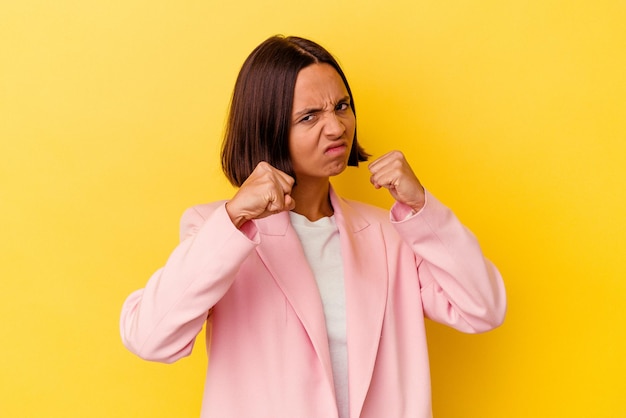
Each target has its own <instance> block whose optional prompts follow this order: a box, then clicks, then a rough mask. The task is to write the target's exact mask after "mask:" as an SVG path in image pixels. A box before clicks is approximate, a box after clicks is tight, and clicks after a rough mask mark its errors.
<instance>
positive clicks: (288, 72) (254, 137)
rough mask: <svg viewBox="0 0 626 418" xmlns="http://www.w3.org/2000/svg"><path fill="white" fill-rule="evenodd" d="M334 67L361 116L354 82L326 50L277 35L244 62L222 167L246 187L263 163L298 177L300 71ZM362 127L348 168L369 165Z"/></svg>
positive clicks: (233, 179)
mask: <svg viewBox="0 0 626 418" xmlns="http://www.w3.org/2000/svg"><path fill="white" fill-rule="evenodd" d="M319 63H325V64H329V65H331V66H332V67H333V68H334V69H335V70H336V71H337V73H339V76H340V77H341V79H342V80H343V82H344V84H345V86H346V89H347V90H348V95H349V96H350V107H352V111H353V112H354V114H355V116H356V110H355V108H354V99H353V97H352V92H351V90H350V86H349V85H348V80H347V79H346V76H345V75H344V73H343V71H342V70H341V67H340V66H339V64H338V63H337V61H336V60H335V58H334V57H333V56H332V55H331V54H330V53H329V52H328V51H327V50H326V49H324V48H323V47H322V46H320V45H318V44H317V43H315V42H313V41H310V40H308V39H304V38H299V37H295V36H289V37H283V36H273V37H271V38H269V39H267V40H266V41H264V42H263V43H261V44H260V45H259V46H257V47H256V48H255V49H254V50H253V51H252V53H251V54H250V55H249V56H248V58H247V59H246V61H245V62H244V63H243V66H242V67H241V70H240V71H239V75H238V77H237V81H236V82H235V88H234V91H233V96H232V100H231V104H230V112H229V115H228V122H227V125H226V133H225V136H224V142H223V144H222V169H223V170H224V174H226V177H227V178H228V180H229V181H230V182H231V183H232V184H233V185H234V186H237V187H239V186H241V185H242V184H243V182H244V181H245V180H246V179H247V178H248V176H249V175H250V174H251V173H252V171H253V170H254V168H255V167H256V165H257V164H258V163H259V162H260V161H266V162H267V163H269V164H271V165H272V166H274V167H276V168H277V169H279V170H281V171H283V172H285V173H287V174H289V175H290V176H292V177H294V178H295V173H294V171H293V166H292V164H291V158H290V155H289V132H290V129H291V112H292V111H293V95H294V90H295V85H296V79H297V77H298V73H299V72H300V70H302V69H303V68H305V67H308V66H309V65H312V64H319ZM368 157H369V154H367V153H366V152H365V151H364V150H363V148H361V146H360V145H359V143H358V142H357V138H356V128H355V131H354V139H353V143H352V149H351V150H350V156H349V158H348V165H351V166H357V165H358V164H359V162H360V161H367V158H368Z"/></svg>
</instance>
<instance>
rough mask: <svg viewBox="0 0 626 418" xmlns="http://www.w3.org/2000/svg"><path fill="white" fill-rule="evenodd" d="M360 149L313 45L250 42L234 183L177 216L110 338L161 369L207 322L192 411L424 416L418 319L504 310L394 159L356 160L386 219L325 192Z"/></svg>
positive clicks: (476, 260)
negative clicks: (203, 373) (159, 262)
mask: <svg viewBox="0 0 626 418" xmlns="http://www.w3.org/2000/svg"><path fill="white" fill-rule="evenodd" d="M367 157H368V155H367V154H366V153H365V152H364V150H363V149H362V148H361V146H360V145H359V144H358V142H357V135H356V118H355V110H354V101H353V98H352V93H351V91H350V87H349V85H348V82H347V80H346V77H345V75H344V74H343V72H342V70H341V68H340V67H339V65H338V64H337V62H336V61H335V59H334V58H333V57H332V56H331V55H330V54H329V53H328V52H327V51H326V50H324V49H323V48H322V47H321V46H319V45H317V44H315V43H313V42H311V41H309V40H306V39H302V38H296V37H287V38H284V37H272V38H270V39H268V40H266V41H265V42H263V43H262V44H261V45H259V46H258V47H257V48H256V49H255V50H254V51H253V52H252V54H251V55H250V56H249V57H248V58H247V60H246V62H245V63H244V65H243V67H242V69H241V71H240V74H239V77H238V79H237V82H236V85H235V89H234V94H233V99H232V103H231V110H230V115H229V121H228V127H227V132H226V137H225V141H224V146H223V152H222V165H223V168H224V171H225V173H226V176H227V177H228V178H229V180H230V181H231V182H232V183H233V184H234V185H236V186H238V190H237V192H236V193H235V195H234V196H233V197H232V199H230V200H228V201H220V202H214V203H211V204H207V205H200V206H196V207H194V208H191V209H189V210H188V211H187V212H185V214H184V215H183V218H182V222H181V243H180V244H179V246H178V247H177V248H176V249H175V250H174V252H173V253H172V255H171V256H170V258H169V260H168V261H167V263H166V264H165V266H164V267H163V268H162V269H160V270H158V271H157V272H156V273H155V274H154V275H153V276H152V278H150V280H149V281H148V283H147V285H146V287H145V288H144V289H141V290H138V291H136V292H134V293H132V294H131V295H130V296H129V297H128V299H127V300H126V302H125V304H124V307H123V310H122V317H121V333H122V339H123V341H124V344H125V345H126V347H128V348H129V349H130V350H131V351H132V352H134V353H136V354H137V355H139V356H140V357H142V358H145V359H148V360H153V361H162V362H173V361H176V360H178V359H180V358H181V357H184V356H187V355H189V354H190V353H191V350H192V347H193V344H194V341H195V338H196V336H197V335H198V333H199V332H200V331H201V329H202V326H203V324H204V323H205V322H206V323H207V333H206V334H207V336H206V338H207V350H208V355H209V356H210V362H209V363H210V364H209V367H208V372H207V379H206V386H205V391H204V400H203V409H202V417H220V418H225V417H232V418H243V417H246V418H248V417H268V418H270V417H271V418H283V417H284V418H306V417H311V418H332V417H340V418H347V417H352V418H355V417H363V418H365V417H368V418H380V417H392V418H395V417H419V418H426V417H430V416H431V400H430V376H429V367H428V354H427V348H426V337H425V330H424V317H428V318H431V319H433V320H435V321H438V322H441V323H444V324H448V325H450V326H452V327H454V328H456V329H458V330H461V331H464V332H483V331H487V330H490V329H492V328H494V327H497V326H498V325H500V324H501V322H502V321H503V318H504V314H505V309H506V301H505V292H504V286H503V283H502V279H501V277H500V274H499V273H498V271H497V269H496V268H495V267H494V266H493V265H492V264H491V263H490V262H489V261H488V260H486V259H485V258H484V257H483V255H482V253H481V250H480V247H479V245H478V243H477V242H476V240H475V238H474V237H473V236H472V234H471V233H470V232H469V231H468V230H467V229H466V228H465V227H464V226H463V225H462V224H461V223H460V222H459V221H458V220H457V218H456V217H455V216H454V215H453V213H452V212H451V211H450V210H448V209H447V208H446V207H445V206H443V205H442V204H441V203H439V202H438V201H437V200H436V199H435V198H434V197H433V196H432V195H431V194H430V193H429V192H427V191H425V190H424V188H423V187H422V185H421V184H420V182H419V180H418V179H417V177H416V176H415V174H414V173H413V171H412V169H411V167H410V166H409V164H408V163H407V161H406V160H405V158H404V156H403V155H402V153H400V152H398V151H392V152H390V153H388V154H386V155H384V156H382V157H380V158H378V159H376V160H375V161H374V162H372V163H371V164H370V165H369V170H370V172H371V178H370V180H371V183H372V184H373V186H374V187H376V188H385V189H388V190H389V192H390V193H391V195H392V196H393V197H394V199H395V200H396V203H395V204H394V206H393V207H392V209H391V213H388V212H386V211H383V210H382V209H378V208H375V207H372V206H369V205H366V204H363V203H358V202H354V201H349V200H346V199H342V198H341V197H339V196H337V194H336V193H335V192H334V191H333V189H332V187H331V185H330V182H329V178H330V177H331V176H335V175H337V174H340V173H341V172H342V171H343V170H344V169H345V168H346V166H347V165H358V163H359V162H360V161H365V160H367Z"/></svg>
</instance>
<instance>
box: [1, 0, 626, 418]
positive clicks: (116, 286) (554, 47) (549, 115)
mask: <svg viewBox="0 0 626 418" xmlns="http://www.w3.org/2000/svg"><path fill="white" fill-rule="evenodd" d="M625 22H626V2H624V1H623V0H619V1H618V0H614V1H610V0H594V1H589V0H574V1H572V0H567V1H566V0H562V1H557V0H545V1H544V0H541V1H540V0H531V1H529V2H524V1H513V0H505V1H502V0H498V1H496V0H489V1H461V0H453V1H434V0H410V1H409V0H404V1H354V0H347V1H330V0H319V1H315V2H299V1H275V2H263V1H257V0H245V1H226V2H216V1H209V0H204V1H199V0H198V1H194V0H189V1H180V2H174V1H159V0H157V1H154V0H153V1H147V0H123V1H122V0H115V1H95V0H82V1H70V0H56V1H44V0H19V1H10V0H2V2H1V3H0V60H1V61H0V141H1V142H0V215H1V216H0V237H1V240H0V257H1V260H0V280H1V281H0V318H1V323H0V330H1V342H0V344H1V347H2V348H1V349H0V350H1V351H0V415H1V416H3V417H37V418H40V417H107V418H108V417H151V418H152V417H196V416H197V415H198V412H199V408H200V398H201V391H202V383H203V380H204V368H205V365H206V359H205V355H204V352H203V351H204V346H203V345H202V343H199V344H198V345H197V346H196V350H195V352H194V354H193V355H192V356H191V357H190V358H187V359H184V360H182V361H180V362H178V363H176V364H174V365H161V364H152V363H148V362H144V361H142V360H140V359H139V358H136V357H134V356H133V355H131V354H130V353H129V352H127V351H126V350H125V349H124V348H123V347H122V344H121V342H120V338H119V332H118V318H119V311H120V307H121V304H122V302H123V300H124V298H125V297H126V295H127V294H128V293H130V292H131V291H132V290H134V289H136V288H139V287H142V286H143V284H144V283H145V281H146V280H147V279H148V277H149V276H150V275H151V274H152V272H153V271H154V270H156V269H157V268H158V267H160V266H161V265H162V264H163V263H164V262H165V259H166V257H167V255H168V254H169V252H170V251H171V250H172V248H173V247H174V246H175V244H176V243H177V234H178V221H179V217H180V215H181V213H182V211H183V210H184V209H185V208H186V207H188V206H190V205H193V204H196V203H200V202H206V201H211V200H215V199H219V198H226V197H229V196H231V194H232V189H231V188H230V187H229V186H228V185H227V183H226V181H225V180H224V178H223V176H222V174H221V172H220V170H219V167H218V152H219V145H220V142H221V134H222V131H223V125H224V119H225V116H226V108H227V105H228V102H229V96H230V93H231V89H232V86H233V82H234V79H235V77H236V74H237V71H238V69H239V67H240V65H241V63H242V62H243V60H244V58H245V57H246V56H247V55H248V53H249V52H250V51H251V50H252V48H253V47H254V46H256V45H257V44H258V43H260V42H261V41H262V40H263V39H265V38H266V37H268V36H270V35H273V34H276V33H283V34H298V35H301V36H305V37H310V38H312V39H314V40H316V41H318V42H320V43H322V44H323V45H325V46H326V47H328V48H329V49H330V50H331V51H332V52H333V53H334V54H335V55H337V56H338V57H339V60H340V62H341V63H342V65H343V66H344V69H345V71H346V73H347V75H348V78H349V79H350V81H351V84H352V88H353V91H354V94H355V102H356V105H357V111H358V123H359V135H360V140H361V142H362V144H363V145H364V146H365V148H366V149H367V150H368V151H370V152H371V153H373V154H374V155H376V156H377V155H380V154H382V153H383V152H386V151H387V150H390V149H393V148H399V149H402V150H403V151H404V152H405V154H406V155H407V157H408V159H409V160H410V162H411V163H412V165H413V167H414V168H415V171H416V172H417V173H418V175H419V177H420V178H421V180H422V182H423V183H424V184H425V185H426V186H427V187H428V188H429V189H430V190H431V191H432V192H433V193H434V194H435V195H437V196H438V197H439V198H440V200H442V201H443V202H445V203H446V204H447V205H448V206H450V207H452V208H453V209H454V210H455V212H456V213H457V215H458V216H459V217H460V218H461V219H462V220H463V221H464V222H465V223H466V224H467V225H468V226H469V227H470V228H471V229H472V230H473V231H474V232H475V233H476V235H477V236H478V237H479V239H480V241H481V243H482V245H483V247H484V250H485V252H486V253H487V255H488V256H489V257H490V258H491V259H492V260H494V261H495V263H496V264H497V265H498V266H499V267H500V269H501V271H502V273H503V275H504V277H505V280H506V285H507V290H508V296H509V312H508V317H507V319H506V323H505V325H504V326H503V327H502V328H500V329H498V330H496V331H494V332H492V333H487V334H483V335H477V336H474V335H464V334H460V333H458V332H456V331H453V330H449V329H447V328H444V327H442V326H439V325H435V324H429V325H428V331H429V335H430V343H429V345H430V349H431V353H432V369H433V371H432V373H433V377H432V379H433V391H434V395H433V397H434V399H433V401H434V412H435V416H436V417H437V418H490V417H493V418H503V417H504V418H516V417H546V418H548V417H550V418H552V417H568V418H571V417H579V418H598V417H601V418H625V417H626V401H625V399H626V398H625V394H626V383H625V382H626V377H625V376H626V336H625V329H626V315H625V312H626V280H625V279H626V261H625V259H626V251H625V248H626V246H625V244H626V242H625V241H626V239H625V237H626V221H625V214H626V193H625V191H624V189H625V187H626V184H625V180H626V145H625V144H626V29H625V26H624V25H625ZM367 177H368V176H367V170H366V169H365V168H364V167H361V168H360V169H351V170H350V171H349V172H347V173H345V174H344V175H342V176H341V177H340V178H338V179H337V180H336V181H335V184H336V187H337V189H339V191H340V192H342V193H343V194H344V195H347V196H349V197H355V198H359V199H362V200H366V201H368V202H371V203H374V204H378V205H381V206H389V204H390V199H389V198H388V197H387V196H386V195H385V192H384V191H376V190H373V189H372V188H371V187H370V186H369V184H368V181H367ZM242 401H243V402H245V400H242ZM381 418H382V417H381Z"/></svg>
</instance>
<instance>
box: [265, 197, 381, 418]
mask: <svg viewBox="0 0 626 418" xmlns="http://www.w3.org/2000/svg"><path fill="white" fill-rule="evenodd" d="M330 198H331V203H332V205H333V209H334V211H335V221H336V223H337V227H338V228H339V236H340V242H341V254H342V259H343V269H344V281H345V287H346V315H347V322H348V323H347V330H348V331H347V333H348V362H349V364H348V368H349V382H350V411H351V416H359V414H360V411H361V409H362V406H363V403H364V401H365V396H366V395H367V391H368V389H369V385H370V381H371V378H372V373H373V371H374V364H375V361H376V355H377V353H378V345H379V342H380V337H381V331H382V324H383V318H384V314H385V309H386V306H387V286H388V277H387V253H386V248H385V244H384V242H385V241H384V239H383V236H382V230H381V226H380V225H379V224H378V222H377V221H370V220H368V219H366V218H365V216H364V215H363V214H362V213H360V212H359V210H358V209H357V208H355V207H354V206H352V205H351V204H350V202H349V201H346V200H344V199H342V198H340V197H339V196H337V194H336V193H335V192H334V190H333V189H332V188H331V190H330ZM255 224H256V226H257V228H258V230H259V233H260V234H261V235H262V238H261V242H262V243H263V245H260V246H258V247H257V252H258V253H259V256H260V257H261V259H262V260H263V261H264V263H265V265H266V266H267V268H268V270H269V271H270V273H271V274H272V275H273V277H274V279H275V280H276V282H277V284H278V286H279V287H280V288H281V290H282V291H283V293H284V294H285V296H286V298H287V299H288V300H289V303H290V304H291V306H292V307H293V309H294V311H295V312H296V314H297V315H298V318H299V319H300V321H301V322H302V324H303V326H304V328H305V329H306V332H307V333H308V335H309V338H310V339H311V343H312V344H313V346H314V348H315V351H316V353H317V355H318V358H319V360H320V361H321V362H322V364H323V366H324V369H325V371H326V375H327V378H328V379H327V380H328V383H329V384H330V385H331V388H332V369H331V364H330V354H329V350H328V336H327V332H326V324H325V320H324V311H323V307H322V303H321V298H320V296H319V291H318V289H317V284H316V282H315V278H314V276H313V273H312V272H311V269H310V268H303V267H302V266H303V265H305V266H306V265H307V262H306V258H305V256H304V252H303V251H302V246H301V245H300V242H299V240H298V236H297V235H296V232H295V230H294V229H293V228H292V227H291V224H290V222H289V214H288V213H286V212H284V213H280V214H277V215H274V216H270V217H267V218H264V219H260V220H257V221H255ZM286 254H289V257H286Z"/></svg>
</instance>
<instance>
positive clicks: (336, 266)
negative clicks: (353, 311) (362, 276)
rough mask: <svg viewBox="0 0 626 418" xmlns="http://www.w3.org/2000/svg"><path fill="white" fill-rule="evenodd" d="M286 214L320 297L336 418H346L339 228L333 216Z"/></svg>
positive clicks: (347, 400) (345, 338)
mask: <svg viewBox="0 0 626 418" xmlns="http://www.w3.org/2000/svg"><path fill="white" fill-rule="evenodd" d="M289 216H290V218H291V224H292V226H293V228H294V229H295V230H296V233H297V235H298V237H299V238H300V242H301V243H302V248H303V249H304V255H305V256H306V258H307V260H308V262H309V265H310V266H311V270H312V271H313V275H314V276H315V280H316V281H317V287H318V288H319V291H320V296H321V297H322V304H323V306H324V316H325V317H326V331H327V332H328V344H329V346H330V347H329V348H330V360H331V364H332V367H333V380H334V383H335V395H336V397H337V408H338V410H339V418H348V416H349V399H348V349H347V337H346V292H345V288H344V284H343V261H342V258H341V245H340V242H339V230H338V229H337V225H336V224H335V217H334V216H330V217H325V218H321V219H319V220H317V221H315V222H311V221H309V220H308V219H307V218H306V217H305V216H302V215H300V214H297V213H294V212H289Z"/></svg>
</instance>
